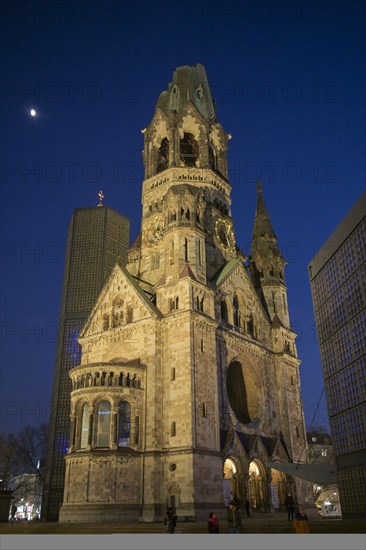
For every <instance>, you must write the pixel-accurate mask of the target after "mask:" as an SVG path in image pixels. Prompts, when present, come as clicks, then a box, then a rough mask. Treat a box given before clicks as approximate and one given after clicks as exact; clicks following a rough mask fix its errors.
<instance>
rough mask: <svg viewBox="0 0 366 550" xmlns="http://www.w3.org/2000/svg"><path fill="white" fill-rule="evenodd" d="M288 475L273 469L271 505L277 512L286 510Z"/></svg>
mask: <svg viewBox="0 0 366 550" xmlns="http://www.w3.org/2000/svg"><path fill="white" fill-rule="evenodd" d="M286 487H287V481H286V474H284V473H283V472H280V471H279V470H275V469H273V468H272V469H271V504H272V506H273V508H274V509H275V510H281V509H284V506H285V498H286Z"/></svg>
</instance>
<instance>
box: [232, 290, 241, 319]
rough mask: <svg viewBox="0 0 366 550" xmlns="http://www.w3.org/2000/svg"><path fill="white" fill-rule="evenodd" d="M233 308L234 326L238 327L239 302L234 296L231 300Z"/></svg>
mask: <svg viewBox="0 0 366 550" xmlns="http://www.w3.org/2000/svg"><path fill="white" fill-rule="evenodd" d="M233 307H234V326H236V327H240V314H239V300H238V297H237V295H236V294H235V295H234V299H233Z"/></svg>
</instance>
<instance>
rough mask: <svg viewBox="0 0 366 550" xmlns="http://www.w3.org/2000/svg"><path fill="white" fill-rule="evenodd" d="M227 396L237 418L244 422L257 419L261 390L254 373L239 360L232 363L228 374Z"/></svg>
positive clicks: (247, 422) (248, 422)
mask: <svg viewBox="0 0 366 550" xmlns="http://www.w3.org/2000/svg"><path fill="white" fill-rule="evenodd" d="M226 388H227V396H228V399H229V403H230V406H231V408H232V409H233V411H234V413H235V416H236V418H237V419H238V420H239V421H240V422H242V423H243V424H250V423H251V422H253V421H254V420H256V418H257V416H258V409H259V391H258V387H257V383H256V379H255V375H254V373H253V372H252V371H251V369H249V368H246V367H243V366H242V365H241V363H240V362H239V361H233V362H232V363H230V365H229V367H228V369H227V375H226Z"/></svg>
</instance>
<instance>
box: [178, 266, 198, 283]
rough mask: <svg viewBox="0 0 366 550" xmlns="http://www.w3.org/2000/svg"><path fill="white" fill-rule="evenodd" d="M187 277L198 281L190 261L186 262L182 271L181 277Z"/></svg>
mask: <svg viewBox="0 0 366 550" xmlns="http://www.w3.org/2000/svg"><path fill="white" fill-rule="evenodd" d="M187 277H190V278H191V279H193V280H194V281H197V279H196V277H195V276H194V273H193V271H192V269H191V268H190V265H189V262H186V263H185V265H184V267H183V269H182V271H181V272H180V275H179V279H186V278H187Z"/></svg>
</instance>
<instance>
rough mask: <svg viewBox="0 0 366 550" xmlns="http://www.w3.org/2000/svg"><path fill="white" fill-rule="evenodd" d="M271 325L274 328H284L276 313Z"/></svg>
mask: <svg viewBox="0 0 366 550" xmlns="http://www.w3.org/2000/svg"><path fill="white" fill-rule="evenodd" d="M272 325H274V326H276V327H285V325H284V324H283V323H282V321H281V319H280V318H279V316H278V315H277V313H276V314H275V315H274V317H273V319H272Z"/></svg>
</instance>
